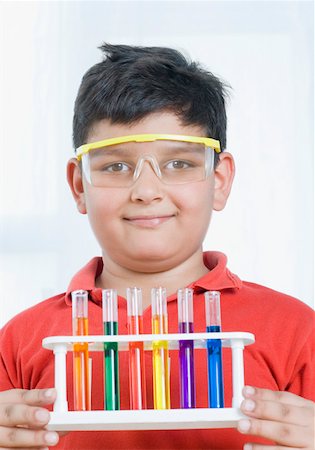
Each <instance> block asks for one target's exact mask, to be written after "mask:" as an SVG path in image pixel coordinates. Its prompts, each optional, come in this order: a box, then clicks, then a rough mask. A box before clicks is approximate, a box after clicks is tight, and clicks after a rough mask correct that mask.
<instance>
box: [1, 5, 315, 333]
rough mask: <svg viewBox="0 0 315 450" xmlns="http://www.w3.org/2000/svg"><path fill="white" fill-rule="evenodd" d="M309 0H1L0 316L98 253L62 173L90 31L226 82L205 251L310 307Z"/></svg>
mask: <svg viewBox="0 0 315 450" xmlns="http://www.w3.org/2000/svg"><path fill="white" fill-rule="evenodd" d="M313 22H314V15H313V2H308V1H248V2H247V1H222V0H220V1H165V2H164V1H143V2H141V1H126V2H121V1H108V2H106V1H103V2H102V1H99V2H93V1H89V2H79V1H75V2H58V1H56V2H14V1H10V2H5V1H2V2H0V32H1V34H0V150H1V177H0V208H1V212H0V215H1V217H0V220H1V222H0V223H1V225H0V226H1V228H0V256H1V266H0V305H1V309H0V326H1V325H3V324H4V323H5V322H6V321H7V320H8V319H9V318H11V317H12V316H13V315H14V314H16V313H17V312H19V311H21V310H23V309H25V308H26V307H28V306H30V305H32V304H35V303H37V302H38V301H41V300H42V299H44V298H45V297H48V296H50V295H53V294H55V293H58V292H63V291H65V290H66V289H67V285H68V283H69V281H70V278H71V277H72V276H73V274H74V273H75V272H76V271H77V270H78V269H79V268H80V267H81V266H83V265H84V264H85V263H86V262H87V261H88V260H89V259H90V258H91V257H93V256H95V255H98V254H100V250H99V248H98V245H97V243H96V242H95V240H94V238H93V236H92V233H91V231H90V229H89V225H88V221H87V218H86V216H81V215H79V214H78V213H77V211H76V208H75V206H74V203H73V201H72V197H71V195H70V192H69V190H68V187H67V184H66V180H65V165H66V161H67V159H68V158H70V157H71V156H72V143H71V132H72V131H71V125H72V112H73V103H74V99H75V96H76V92H77V89H78V86H79V83H80V80H81V78H82V76H83V73H84V72H85V71H86V70H87V69H88V68H89V67H90V66H91V65H93V64H95V63H97V62H99V61H100V59H101V52H100V51H99V50H97V46H99V45H100V44H101V43H102V42H104V41H107V42H111V43H124V44H137V45H159V46H171V47H175V48H178V49H179V50H183V51H184V52H185V53H186V54H188V55H190V56H191V57H192V58H193V59H196V60H199V61H200V62H201V63H202V64H203V65H204V66H206V67H207V68H208V69H209V70H210V71H212V72H213V73H215V74H217V75H219V76H221V77H222V78H223V79H224V80H225V81H227V82H228V83H229V84H230V85H231V86H232V91H231V99H230V102H229V105H228V117H229V122H228V150H229V151H231V152H232V153H233V154H234V156H235V160H236V165H237V175H236V179H235V183H234V188H233V192H232V194H231V197H230V200H229V204H228V206H227V207H226V209H225V210H224V211H223V212H221V213H215V215H214V217H213V220H212V224H211V226H210V229H209V232H208V235H207V237H206V240H205V249H212V250H221V251H223V252H226V253H227V255H228V258H229V267H230V269H231V270H232V271H233V272H235V273H237V274H238V275H239V276H240V277H241V278H243V279H245V280H250V281H255V282H257V283H261V284H265V285H267V286H269V287H272V288H274V289H276V290H280V291H283V292H286V293H287V294H290V295H293V296H296V297H298V298H300V299H301V300H302V301H304V302H306V303H308V304H309V305H311V306H313V269H314V266H313V144H314V143H313V113H314V111H313V98H314V96H313V77H314V71H313V53H314V41H313V31H314V28H313Z"/></svg>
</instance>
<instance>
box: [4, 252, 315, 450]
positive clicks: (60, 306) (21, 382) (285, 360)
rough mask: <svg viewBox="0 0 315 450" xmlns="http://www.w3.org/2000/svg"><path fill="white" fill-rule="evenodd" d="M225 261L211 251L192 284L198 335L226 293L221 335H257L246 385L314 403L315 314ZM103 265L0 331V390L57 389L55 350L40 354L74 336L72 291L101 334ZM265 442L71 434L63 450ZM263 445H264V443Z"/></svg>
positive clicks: (202, 382)
mask: <svg viewBox="0 0 315 450" xmlns="http://www.w3.org/2000/svg"><path fill="white" fill-rule="evenodd" d="M226 261H227V259H226V256H225V255H223V254H222V253H217V252H207V253H205V254H204V262H205V264H206V266H207V267H208V268H209V272H208V273H207V274H206V275H205V276H203V277H202V278H200V279H199V280H197V281H196V282H194V283H193V284H191V285H190V286H189V287H192V288H193V289H194V331H195V332H203V331H205V327H206V324H205V314H204V295H203V294H204V292H205V291H208V290H219V291H221V314H222V329H223V330H224V331H247V332H251V333H253V334H255V337H256V342H255V344H253V345H251V346H248V347H246V350H245V352H244V361H245V382H246V384H250V385H253V386H257V387H264V388H269V389H273V390H288V391H290V392H293V393H296V394H298V395H301V396H303V397H305V398H309V399H312V400H315V392H314V379H315V367H314V366H315V365H314V355H315V351H314V350H315V349H314V342H315V339H314V312H313V311H312V310H311V308H309V307H308V306H306V305H305V304H304V303H302V302H300V301H298V300H296V299H294V298H292V297H289V296H287V295H284V294H281V293H279V292H276V291H273V290H271V289H268V288H265V287H262V286H259V285H257V284H253V283H248V282H244V281H241V280H240V279H239V278H238V277H237V276H236V275H234V274H232V273H231V272H230V271H229V270H228V269H227V267H226ZM102 267H103V262H102V259H101V258H94V259H92V261H90V262H89V263H88V264H87V265H86V266H85V267H84V268H83V269H81V270H80V271H79V272H78V273H77V274H76V275H75V276H74V278H73V279H72V281H71V283H70V285H69V288H68V291H67V292H66V293H63V294H60V295H57V296H55V297H53V298H50V299H48V300H45V301H43V302H41V303H39V304H37V305H36V306H33V307H32V308H29V309H28V310H26V311H24V312H22V313H20V314H19V315H17V316H16V317H15V318H13V319H12V320H11V321H10V322H9V323H8V324H7V325H6V326H5V327H3V329H2V330H1V332H0V355H1V358H0V390H6V389H12V388H25V389H34V388H47V387H51V386H53V384H54V380H53V377H54V375H53V373H54V371H53V367H54V358H53V355H52V352H50V351H49V350H46V349H43V348H42V345H41V343H42V339H43V338H44V337H47V336H56V335H71V331H72V322H71V292H72V291H74V290H78V289H85V290H87V291H89V300H90V302H89V333H90V334H103V324H102V311H101V289H99V288H95V279H96V277H97V276H98V275H99V274H100V273H101V271H102ZM118 305H119V334H127V311H126V300H125V299H124V298H122V297H119V299H118ZM168 315H169V332H170V333H173V332H177V331H178V325H177V304H176V297H175V296H174V295H173V296H170V297H169V298H168ZM143 316H144V317H143V320H144V332H145V333H150V332H151V308H150V307H148V308H147V309H146V310H145V311H144V314H143ZM120 353H121V354H120V355H119V364H120V366H119V367H120V390H121V408H122V409H128V408H129V388H128V382H129V380H128V354H127V352H120ZM170 354H171V406H172V407H173V408H178V407H179V378H178V373H179V369H178V355H177V354H176V352H170ZM91 356H92V359H93V375H92V409H100V410H101V409H103V398H104V390H103V355H102V353H101V352H100V353H99V352H91ZM151 358H152V355H151V353H150V352H146V354H145V366H146V379H147V401H148V408H153V393H152V360H151ZM223 367H224V385H225V404H226V406H231V395H232V394H231V352H230V350H228V349H224V351H223ZM67 370H68V400H69V408H70V409H73V395H72V357H71V354H69V355H68V358H67ZM195 380H196V403H197V407H207V360H206V355H205V352H204V351H203V350H196V351H195ZM255 440H256V441H259V440H258V439H255V438H253V437H250V438H249V437H246V436H243V435H240V434H239V433H238V432H237V431H236V430H235V429H221V430H179V431H177V430H174V431H167V432H166V431H115V432H112V431H109V432H73V433H69V434H68V435H67V436H65V437H63V438H61V440H60V443H59V445H58V446H57V447H55V448H58V449H69V450H82V449H85V450H94V449H124V450H126V449H130V450H131V449H198V450H200V449H215V450H219V449H229V450H231V449H241V448H243V445H244V443H245V442H248V441H251V442H253V441H255ZM260 442H263V441H262V440H260Z"/></svg>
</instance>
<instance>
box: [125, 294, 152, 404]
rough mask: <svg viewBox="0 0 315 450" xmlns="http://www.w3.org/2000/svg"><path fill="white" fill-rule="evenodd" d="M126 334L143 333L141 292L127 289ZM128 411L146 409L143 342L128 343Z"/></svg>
mask: <svg viewBox="0 0 315 450" xmlns="http://www.w3.org/2000/svg"><path fill="white" fill-rule="evenodd" d="M127 316H128V333H129V334H142V333H143V318H142V291H141V289H140V288H137V287H131V288H127ZM129 390H130V409H146V407H147V400H146V387H145V367H144V350H143V342H129Z"/></svg>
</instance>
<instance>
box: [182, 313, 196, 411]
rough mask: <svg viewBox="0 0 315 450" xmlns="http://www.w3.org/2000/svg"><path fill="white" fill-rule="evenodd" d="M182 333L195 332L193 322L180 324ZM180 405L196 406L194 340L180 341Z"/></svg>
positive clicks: (186, 406) (184, 406)
mask: <svg viewBox="0 0 315 450" xmlns="http://www.w3.org/2000/svg"><path fill="white" fill-rule="evenodd" d="M178 326H179V332H180V333H193V324H192V323H185V322H181V323H179V324H178ZM179 368H180V407H181V408H195V407H196V396H195V376H194V341H179Z"/></svg>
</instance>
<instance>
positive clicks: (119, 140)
mask: <svg viewBox="0 0 315 450" xmlns="http://www.w3.org/2000/svg"><path fill="white" fill-rule="evenodd" d="M154 141H183V142H193V143H195V144H204V145H205V146H206V147H210V148H213V150H214V151H215V152H216V153H221V148H220V141H218V140H216V139H212V138H208V137H197V136H182V135H180V134H132V135H130V136H121V137H116V138H109V139H104V140H103V141H97V142H90V143H88V144H84V145H81V146H80V147H78V148H77V149H76V151H75V153H76V157H77V159H78V160H79V161H80V160H81V158H82V155H84V154H86V153H89V151H91V150H96V149H98V148H102V147H108V146H109V145H116V144H124V143H126V142H154Z"/></svg>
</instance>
